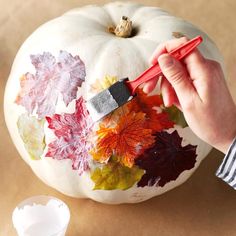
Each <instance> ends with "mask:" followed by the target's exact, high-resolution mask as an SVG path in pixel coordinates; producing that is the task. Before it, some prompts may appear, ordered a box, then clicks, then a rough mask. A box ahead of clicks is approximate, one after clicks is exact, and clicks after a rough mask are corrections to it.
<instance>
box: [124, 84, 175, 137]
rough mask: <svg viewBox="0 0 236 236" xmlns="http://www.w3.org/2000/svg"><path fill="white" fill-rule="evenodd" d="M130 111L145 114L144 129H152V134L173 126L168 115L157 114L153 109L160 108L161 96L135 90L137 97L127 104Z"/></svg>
mask: <svg viewBox="0 0 236 236" xmlns="http://www.w3.org/2000/svg"><path fill="white" fill-rule="evenodd" d="M127 105H128V107H129V109H130V110H132V111H135V112H138V111H142V112H144V113H146V115H147V119H146V128H148V129H152V130H153V133H156V132H159V131H162V130H164V129H169V128H172V127H173V126H174V122H173V121H171V120H170V119H169V115H168V113H166V112H164V111H161V112H157V110H155V109H154V108H155V107H161V106H162V105H163V100H162V97H161V95H147V94H146V93H144V92H143V90H142V89H137V96H136V97H135V98H134V99H133V100H131V101H130V102H129V103H128V104H127Z"/></svg>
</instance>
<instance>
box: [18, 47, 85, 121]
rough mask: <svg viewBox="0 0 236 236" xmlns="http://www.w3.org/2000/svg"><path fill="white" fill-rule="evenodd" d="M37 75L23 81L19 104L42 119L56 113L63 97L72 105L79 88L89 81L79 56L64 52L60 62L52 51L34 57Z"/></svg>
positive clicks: (60, 54) (27, 76) (24, 78)
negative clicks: (59, 101) (60, 98)
mask: <svg viewBox="0 0 236 236" xmlns="http://www.w3.org/2000/svg"><path fill="white" fill-rule="evenodd" d="M31 62H32V64H33V65H34V67H35V70H36V72H35V74H31V73H26V74H24V75H23V76H22V77H21V79H20V86H21V90H20V92H19V94H18V96H17V98H16V101H15V102H16V103H17V104H18V105H22V106H24V107H25V109H26V110H27V112H28V113H29V114H32V113H33V111H34V110H36V114H37V115H38V117H39V118H44V117H45V116H50V115H52V114H54V113H55V107H56V104H57V100H58V97H59V95H60V94H61V95H62V98H63V101H64V102H65V104H66V105H68V104H69V103H70V102H71V101H72V100H73V99H75V98H76V93H77V90H78V87H80V86H81V84H82V82H83V81H84V79H85V75H86V74H85V66H84V63H83V62H82V60H81V59H80V58H79V56H74V57H73V56H72V55H71V54H70V53H68V52H66V51H60V53H59V56H58V59H57V60H56V58H55V57H54V56H53V55H52V54H51V53H49V52H44V53H43V54H37V55H31Z"/></svg>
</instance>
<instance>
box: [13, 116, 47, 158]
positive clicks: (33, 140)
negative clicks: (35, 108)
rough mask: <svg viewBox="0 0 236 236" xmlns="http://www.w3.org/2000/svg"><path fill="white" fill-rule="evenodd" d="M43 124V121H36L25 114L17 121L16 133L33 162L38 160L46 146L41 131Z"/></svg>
mask: <svg viewBox="0 0 236 236" xmlns="http://www.w3.org/2000/svg"><path fill="white" fill-rule="evenodd" d="M44 122H45V119H42V120H38V119H36V118H35V117H30V116H28V115H27V114H23V115H21V116H20V117H19V118H18V121H17V127H18V131H19V134H20V136H21V138H22V140H23V142H24V144H25V148H26V150H27V151H28V153H29V155H30V157H31V158H32V159H34V160H37V159H40V156H41V155H42V153H43V150H44V148H45V146H46V145H45V136H44V130H43V127H44Z"/></svg>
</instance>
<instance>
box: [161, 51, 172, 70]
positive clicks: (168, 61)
mask: <svg viewBox="0 0 236 236" xmlns="http://www.w3.org/2000/svg"><path fill="white" fill-rule="evenodd" d="M158 62H159V65H160V66H161V67H171V66H172V65H173V64H174V60H173V58H172V57H171V56H170V55H168V54H164V55H161V56H160V57H159V58H158Z"/></svg>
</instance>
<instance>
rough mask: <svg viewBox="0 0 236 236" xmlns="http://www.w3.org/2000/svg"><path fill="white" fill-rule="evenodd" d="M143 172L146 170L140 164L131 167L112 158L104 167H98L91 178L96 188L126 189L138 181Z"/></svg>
mask: <svg viewBox="0 0 236 236" xmlns="http://www.w3.org/2000/svg"><path fill="white" fill-rule="evenodd" d="M143 174H144V170H141V169H140V168H139V167H138V166H133V167H132V168H129V167H126V166H123V165H122V164H120V163H119V162H116V161H113V160H112V161H109V163H108V164H106V165H104V166H103V167H102V168H96V169H95V170H94V171H93V172H92V174H91V179H92V180H93V182H94V183H95V186H94V190H97V189H100V190H114V189H121V190H126V189H128V188H131V187H132V186H133V185H134V184H135V183H136V182H138V181H139V180H140V179H141V177H142V175H143Z"/></svg>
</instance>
